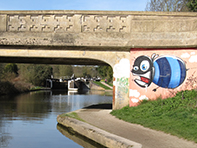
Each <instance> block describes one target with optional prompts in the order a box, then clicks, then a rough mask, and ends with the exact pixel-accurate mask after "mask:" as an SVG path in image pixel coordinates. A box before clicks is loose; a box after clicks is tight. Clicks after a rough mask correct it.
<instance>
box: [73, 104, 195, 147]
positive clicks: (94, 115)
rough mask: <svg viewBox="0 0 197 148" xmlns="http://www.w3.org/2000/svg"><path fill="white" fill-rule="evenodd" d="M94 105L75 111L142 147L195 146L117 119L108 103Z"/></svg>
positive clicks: (87, 119)
mask: <svg viewBox="0 0 197 148" xmlns="http://www.w3.org/2000/svg"><path fill="white" fill-rule="evenodd" d="M104 108H105V109H103V106H102V105H98V106H97V105H94V106H91V107H88V108H84V109H81V110H78V111H76V112H77V114H78V115H79V117H80V118H82V119H83V120H85V121H86V122H87V123H89V124H91V125H93V126H95V127H98V128H100V129H103V130H105V131H107V132H110V133H112V134H115V135H118V136H121V137H124V138H126V139H129V140H131V141H134V142H137V143H140V144H142V147H143V148H197V144H196V143H194V142H191V141H187V140H184V139H181V138H178V137H176V136H172V135H170V134H166V133H164V132H161V131H155V130H152V129H149V128H145V127H143V126H141V125H137V124H131V123H128V122H125V121H122V120H119V119H117V118H115V117H114V116H112V115H111V114H110V112H111V107H110V106H109V105H105V106H104Z"/></svg>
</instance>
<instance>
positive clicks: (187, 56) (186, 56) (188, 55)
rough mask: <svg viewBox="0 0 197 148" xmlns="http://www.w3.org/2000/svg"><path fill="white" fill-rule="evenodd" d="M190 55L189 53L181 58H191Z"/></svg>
mask: <svg viewBox="0 0 197 148" xmlns="http://www.w3.org/2000/svg"><path fill="white" fill-rule="evenodd" d="M189 57H190V54H189V53H184V54H182V55H181V58H189Z"/></svg>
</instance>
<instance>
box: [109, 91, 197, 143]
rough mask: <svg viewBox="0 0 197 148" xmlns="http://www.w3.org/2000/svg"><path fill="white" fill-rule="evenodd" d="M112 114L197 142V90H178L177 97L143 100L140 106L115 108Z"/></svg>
mask: <svg viewBox="0 0 197 148" xmlns="http://www.w3.org/2000/svg"><path fill="white" fill-rule="evenodd" d="M111 114H112V115H114V116H116V117H117V118H119V119H122V120H125V121H127V122H130V123H136V124H141V125H143V126H144V127H149V128H152V129H155V130H160V131H164V132H166V133H170V134H172V135H175V136H178V137H181V138H185V139H187V140H191V141H194V142H196V143H197V92H196V91H195V90H191V91H182V92H178V93H177V95H176V96H175V97H172V98H168V99H164V100H162V99H157V100H155V101H143V102H141V104H140V105H139V106H136V107H129V106H126V107H124V108H122V109H120V110H113V111H112V112H111Z"/></svg>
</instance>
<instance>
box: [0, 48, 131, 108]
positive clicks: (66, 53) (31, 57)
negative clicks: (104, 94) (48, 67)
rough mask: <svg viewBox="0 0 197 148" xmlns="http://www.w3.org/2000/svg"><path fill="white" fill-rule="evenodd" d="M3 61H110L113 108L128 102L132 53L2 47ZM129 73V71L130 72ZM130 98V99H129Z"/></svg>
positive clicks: (79, 62)
mask: <svg viewBox="0 0 197 148" xmlns="http://www.w3.org/2000/svg"><path fill="white" fill-rule="evenodd" d="M0 51H1V52H0V62H4V63H5V62H9V63H35V64H71V65H109V66H111V67H112V69H113V77H114V78H113V85H114V87H113V109H118V108H122V107H123V106H125V105H127V104H128V98H129V73H130V71H129V69H130V62H129V61H130V53H129V52H126V51H125V52H122V51H121V52H120V51H113V52H112V51H95V50H88V51H87V50H84V51H79V50H62V49H58V47H53V48H52V47H50V48H47V47H39V48H38V47H35V48H31V49H29V48H27V47H18V46H10V47H9V48H7V47H6V48H5V47H4V46H2V47H0ZM126 73H127V74H126ZM126 98H127V99H126Z"/></svg>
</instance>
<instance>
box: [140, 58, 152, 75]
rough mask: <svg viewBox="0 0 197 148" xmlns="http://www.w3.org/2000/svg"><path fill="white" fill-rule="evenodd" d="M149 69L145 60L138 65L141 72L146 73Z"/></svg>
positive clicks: (148, 64)
mask: <svg viewBox="0 0 197 148" xmlns="http://www.w3.org/2000/svg"><path fill="white" fill-rule="evenodd" d="M149 67H150V63H149V62H148V61H147V60H144V61H142V63H141V64H140V69H141V70H142V71H144V72H145V71H147V70H148V69H149Z"/></svg>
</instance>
